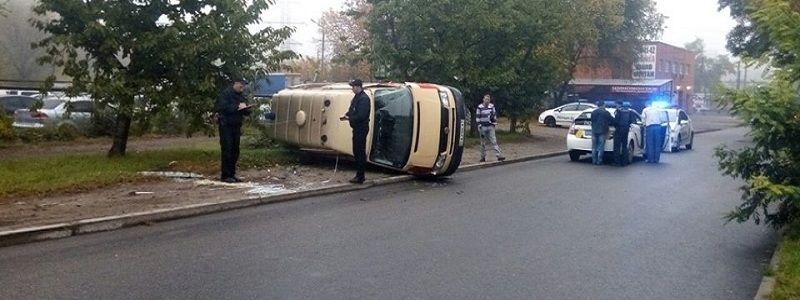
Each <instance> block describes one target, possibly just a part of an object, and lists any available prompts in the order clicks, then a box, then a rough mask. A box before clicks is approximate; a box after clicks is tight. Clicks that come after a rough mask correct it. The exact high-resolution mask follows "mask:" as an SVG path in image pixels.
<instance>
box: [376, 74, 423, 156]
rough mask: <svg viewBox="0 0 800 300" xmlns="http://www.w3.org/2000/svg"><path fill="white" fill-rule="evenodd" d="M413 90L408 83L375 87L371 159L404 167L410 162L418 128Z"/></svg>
mask: <svg viewBox="0 0 800 300" xmlns="http://www.w3.org/2000/svg"><path fill="white" fill-rule="evenodd" d="M413 113H414V111H413V106H412V96H411V91H410V90H408V88H405V87H398V88H381V89H377V90H375V123H374V124H375V125H374V127H373V128H374V130H375V133H374V134H373V138H372V151H371V152H370V160H371V161H373V162H375V163H378V164H382V165H386V166H389V167H395V168H402V167H404V166H405V165H406V163H407V162H408V156H409V155H410V152H411V141H412V133H413V131H414V116H413Z"/></svg>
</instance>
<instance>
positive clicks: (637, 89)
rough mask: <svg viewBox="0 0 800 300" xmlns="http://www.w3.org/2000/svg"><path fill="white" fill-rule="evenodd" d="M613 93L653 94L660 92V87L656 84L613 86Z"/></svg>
mask: <svg viewBox="0 0 800 300" xmlns="http://www.w3.org/2000/svg"><path fill="white" fill-rule="evenodd" d="M611 92H612V93H624V94H652V93H655V92H658V87H654V86H612V87H611Z"/></svg>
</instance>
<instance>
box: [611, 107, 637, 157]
mask: <svg viewBox="0 0 800 300" xmlns="http://www.w3.org/2000/svg"><path fill="white" fill-rule="evenodd" d="M630 107H631V105H630V103H627V102H625V103H623V102H622V101H617V110H616V111H615V112H614V128H616V130H615V131H614V163H616V164H617V165H618V166H625V165H627V164H628V159H627V158H628V145H627V144H628V133H629V132H630V129H631V124H633V123H634V122H635V116H634V115H633V112H631V110H630Z"/></svg>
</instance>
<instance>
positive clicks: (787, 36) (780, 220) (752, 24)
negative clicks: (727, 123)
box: [715, 0, 800, 228]
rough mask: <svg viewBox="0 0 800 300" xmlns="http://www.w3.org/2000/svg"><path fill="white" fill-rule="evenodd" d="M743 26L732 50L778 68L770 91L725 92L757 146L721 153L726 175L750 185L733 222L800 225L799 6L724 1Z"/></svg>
mask: <svg viewBox="0 0 800 300" xmlns="http://www.w3.org/2000/svg"><path fill="white" fill-rule="evenodd" d="M720 5H721V6H722V8H725V7H729V8H730V9H731V14H732V16H734V17H735V19H737V20H738V21H739V23H740V24H739V25H738V26H737V27H736V28H735V29H734V30H733V31H732V32H731V34H730V35H729V40H728V47H729V49H730V50H731V51H732V52H734V53H737V54H738V55H740V56H742V57H744V58H751V59H759V58H763V57H768V58H769V59H770V61H771V63H772V65H773V66H776V67H779V68H778V69H777V71H776V72H775V74H774V75H773V78H772V82H771V83H770V84H769V85H767V86H761V87H750V88H746V89H744V90H741V91H737V90H725V91H723V93H721V95H722V97H721V100H720V101H724V102H725V103H726V104H727V103H730V104H732V107H733V108H732V112H733V114H734V115H736V116H737V117H739V118H740V119H742V120H743V121H745V122H746V123H747V124H749V125H750V128H751V133H750V136H751V137H752V140H753V142H752V145H750V146H748V147H744V148H742V149H731V148H728V147H719V148H717V150H716V153H715V155H716V156H717V157H718V158H719V166H720V168H721V169H722V170H723V172H724V173H725V174H726V175H730V176H732V177H734V178H741V179H743V180H744V181H745V184H744V186H743V187H742V190H743V194H742V203H741V204H740V205H739V206H738V207H736V209H735V210H734V211H732V212H730V213H729V214H728V215H727V216H726V219H727V220H728V221H734V220H735V221H737V222H746V221H748V220H750V219H753V220H754V221H755V222H756V224H761V223H763V224H767V225H771V226H773V227H776V228H780V227H782V226H783V225H786V224H789V223H791V222H793V221H797V220H800V143H798V142H797V137H798V136H800V91H799V90H798V84H799V83H800V38H798V37H800V4H798V3H797V1H789V0H761V1H744V0H739V1H734V0H720Z"/></svg>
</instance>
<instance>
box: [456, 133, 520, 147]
mask: <svg viewBox="0 0 800 300" xmlns="http://www.w3.org/2000/svg"><path fill="white" fill-rule="evenodd" d="M495 135H496V136H497V143H498V144H500V145H501V146H502V145H503V144H514V143H522V142H525V141H526V140H527V139H528V138H529V137H530V136H528V135H526V134H523V133H519V132H516V133H511V132H508V131H500V130H497V131H495ZM480 144H481V139H480V137H477V136H475V137H467V139H466V140H465V141H464V146H465V147H473V146H479V145H480Z"/></svg>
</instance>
